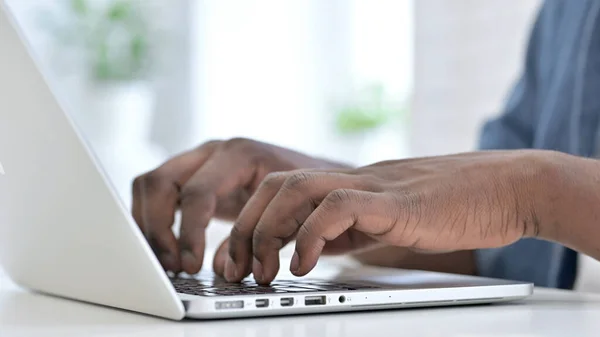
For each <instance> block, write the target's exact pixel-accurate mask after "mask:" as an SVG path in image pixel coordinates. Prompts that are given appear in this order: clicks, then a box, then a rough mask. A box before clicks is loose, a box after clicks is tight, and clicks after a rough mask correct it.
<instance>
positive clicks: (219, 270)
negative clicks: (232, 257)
mask: <svg viewBox="0 0 600 337" xmlns="http://www.w3.org/2000/svg"><path fill="white" fill-rule="evenodd" d="M228 258H229V238H226V239H225V240H224V241H223V242H222V243H221V244H220V245H219V248H217V251H216V252H215V256H214V258H213V271H214V272H215V274H217V275H218V276H220V277H223V276H224V275H225V264H226V263H227V259H228Z"/></svg>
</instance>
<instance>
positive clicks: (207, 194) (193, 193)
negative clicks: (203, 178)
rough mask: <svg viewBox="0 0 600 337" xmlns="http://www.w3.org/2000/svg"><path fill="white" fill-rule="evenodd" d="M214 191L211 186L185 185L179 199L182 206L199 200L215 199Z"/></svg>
mask: <svg viewBox="0 0 600 337" xmlns="http://www.w3.org/2000/svg"><path fill="white" fill-rule="evenodd" d="M213 199H215V198H213V193H212V191H211V190H210V189H209V188H206V187H204V186H199V185H185V186H183V187H182V188H181V192H180V193H179V201H180V203H181V206H182V207H185V206H186V205H189V204H195V203H197V202H199V201H213V202H215V203H216V200H213Z"/></svg>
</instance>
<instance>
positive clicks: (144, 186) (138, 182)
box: [133, 169, 165, 193]
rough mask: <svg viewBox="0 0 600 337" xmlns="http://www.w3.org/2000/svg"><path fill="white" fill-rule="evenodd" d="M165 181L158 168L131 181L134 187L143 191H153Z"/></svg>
mask: <svg viewBox="0 0 600 337" xmlns="http://www.w3.org/2000/svg"><path fill="white" fill-rule="evenodd" d="M164 181H165V177H164V175H163V174H162V172H161V171H160V170H158V169H157V170H154V171H150V172H148V173H146V174H144V175H141V176H139V177H137V178H135V180H134V181H133V186H134V189H136V190H138V191H140V192H142V193H144V192H146V191H150V192H152V191H154V190H156V189H157V188H158V187H160V186H161V184H163V183H164Z"/></svg>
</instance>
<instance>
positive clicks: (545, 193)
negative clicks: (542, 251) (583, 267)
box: [536, 154, 600, 260]
mask: <svg viewBox="0 0 600 337" xmlns="http://www.w3.org/2000/svg"><path fill="white" fill-rule="evenodd" d="M551 157H552V158H551V160H552V163H553V166H554V167H555V169H553V170H549V171H550V172H549V173H548V177H547V179H548V181H549V183H548V184H547V187H546V188H545V189H543V190H542V191H541V193H539V194H538V198H539V199H538V203H537V205H536V208H539V209H541V210H542V211H541V212H538V213H540V215H539V216H540V219H539V221H540V230H539V233H538V237H539V238H541V239H545V240H550V241H555V242H559V243H561V244H563V245H565V246H567V247H570V248H572V249H574V250H577V251H579V252H581V253H584V254H586V255H589V256H591V257H593V258H595V259H597V260H600V161H598V160H595V159H588V158H580V157H574V156H570V155H565V154H554V155H552V156H551Z"/></svg>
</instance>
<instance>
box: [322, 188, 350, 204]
mask: <svg viewBox="0 0 600 337" xmlns="http://www.w3.org/2000/svg"><path fill="white" fill-rule="evenodd" d="M325 199H326V201H327V203H328V204H331V205H340V204H343V203H347V202H349V201H350V200H351V199H352V191H350V190H347V189H337V190H334V191H332V192H331V193H329V194H328V195H327V197H326V198H325Z"/></svg>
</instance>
